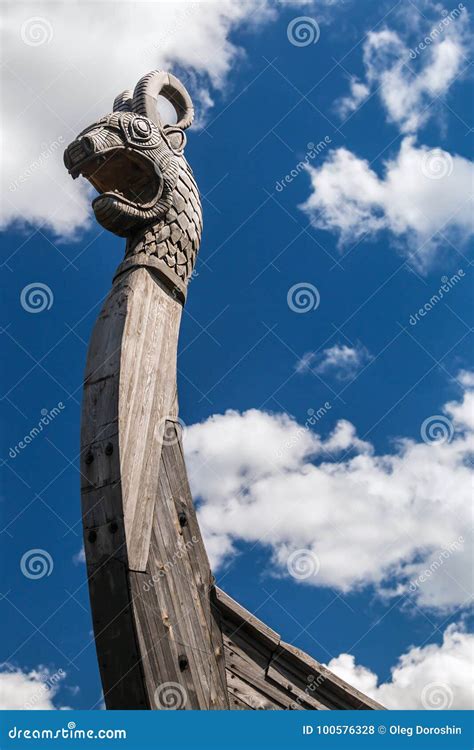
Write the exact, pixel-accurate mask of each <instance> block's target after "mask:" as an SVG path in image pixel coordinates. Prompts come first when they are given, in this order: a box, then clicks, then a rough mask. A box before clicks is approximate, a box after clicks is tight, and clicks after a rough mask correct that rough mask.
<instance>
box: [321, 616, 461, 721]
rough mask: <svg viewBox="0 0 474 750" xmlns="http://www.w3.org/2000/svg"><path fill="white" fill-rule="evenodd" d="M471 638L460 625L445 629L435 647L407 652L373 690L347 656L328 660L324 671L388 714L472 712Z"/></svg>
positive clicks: (372, 679) (371, 677)
mask: <svg viewBox="0 0 474 750" xmlns="http://www.w3.org/2000/svg"><path fill="white" fill-rule="evenodd" d="M473 651H474V635H473V634H471V633H466V632H464V630H463V628H462V627H461V626H459V625H456V624H452V625H450V626H449V627H447V628H446V630H445V631H444V635H443V642H442V643H441V644H440V645H437V644H430V645H428V646H424V647H421V648H417V647H414V646H412V647H411V648H410V649H409V650H408V651H407V652H406V653H405V654H402V656H401V657H400V658H399V660H398V664H397V665H396V666H395V667H394V668H393V669H392V675H391V680H390V681H389V682H383V683H381V684H378V678H377V675H376V674H375V673H374V672H372V671H371V670H370V669H367V668H366V667H363V666H361V665H357V664H356V663H355V659H354V657H353V656H352V655H350V654H340V656H338V657H337V658H335V659H332V660H331V661H330V662H329V664H328V665H327V666H328V668H329V669H330V670H331V671H332V672H334V673H335V674H337V675H338V676H339V677H341V678H342V679H343V680H347V682H349V684H350V685H352V686H353V687H355V688H358V689H359V690H361V691H362V692H363V693H365V694H366V695H369V696H370V697H372V698H374V699H375V700H377V701H379V702H380V703H381V704H382V705H383V706H385V707H386V708H389V709H392V710H403V709H405V710H406V709H442V708H446V709H448V708H452V709H458V710H472V709H473V708H474V692H473V691H474V683H473V680H472V654H473Z"/></svg>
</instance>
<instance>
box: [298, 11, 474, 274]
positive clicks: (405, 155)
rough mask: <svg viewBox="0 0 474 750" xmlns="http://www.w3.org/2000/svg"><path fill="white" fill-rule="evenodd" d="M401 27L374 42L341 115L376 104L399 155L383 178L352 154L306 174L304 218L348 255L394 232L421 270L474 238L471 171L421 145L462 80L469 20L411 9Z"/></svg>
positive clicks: (333, 156) (367, 45)
mask: <svg viewBox="0 0 474 750" xmlns="http://www.w3.org/2000/svg"><path fill="white" fill-rule="evenodd" d="M395 17H396V18H398V29H397V30H394V29H392V28H388V27H384V28H380V29H378V30H377V31H369V32H368V34H367V36H366V38H365V41H364V44H363V65H364V73H365V75H364V77H363V78H358V77H356V76H351V77H350V80H349V87H350V91H349V93H348V94H347V95H346V96H344V97H342V98H341V99H340V100H339V101H338V102H336V109H337V110H339V113H340V115H341V116H342V117H344V118H347V117H348V116H351V115H352V114H353V113H354V112H355V111H356V110H357V109H358V108H359V107H361V105H363V103H364V102H365V100H366V99H367V98H368V97H369V96H376V97H378V99H379V101H380V103H381V104H382V107H383V109H384V111H385V114H386V118H387V121H388V122H390V123H391V124H393V125H395V126H396V127H397V129H398V130H399V131H400V132H401V133H403V134H404V135H405V138H404V140H403V141H402V144H401V147H400V150H399V152H398V154H397V155H396V156H395V157H393V158H392V159H390V160H389V161H387V162H386V163H385V165H384V167H383V169H382V170H381V172H382V174H377V172H376V171H374V169H372V167H371V165H370V164H369V163H368V162H367V161H366V160H365V159H363V158H360V157H359V156H357V155H355V154H354V153H352V152H351V151H350V150H348V149H347V148H339V149H337V150H335V151H333V152H331V153H330V154H329V155H328V158H327V159H326V161H325V163H324V164H323V165H322V166H321V168H319V169H316V168H313V167H308V172H309V175H310V178H311V187H312V190H311V194H310V196H309V198H308V200H307V201H306V202H305V203H304V205H303V206H302V208H303V209H304V210H305V211H306V213H307V214H308V216H309V217H310V219H311V220H312V222H313V224H314V226H315V227H317V228H319V229H325V230H328V231H334V232H336V233H337V234H338V235H339V238H340V245H341V246H344V245H346V244H348V243H351V244H352V243H357V242H358V241H360V240H361V239H362V238H368V239H370V238H371V237H373V236H374V235H375V234H377V233H378V232H379V231H381V230H388V231H389V232H390V233H391V234H392V237H394V238H395V241H396V242H397V243H398V245H399V246H400V247H403V249H404V251H406V252H408V253H409V254H410V257H411V261H412V263H413V265H415V266H418V268H419V270H424V269H425V268H426V267H427V265H428V264H429V263H430V262H431V260H432V259H433V257H434V255H435V251H436V250H437V249H438V248H439V246H440V245H443V244H444V245H448V246H449V244H448V242H452V243H453V244H456V243H458V242H459V243H461V244H463V243H464V242H465V241H466V240H467V239H468V238H469V237H470V236H471V234H472V229H473V224H472V207H471V202H470V196H471V194H472V181H473V165H472V162H471V161H469V160H467V159H465V158H463V157H462V156H459V155H456V154H451V153H449V152H447V151H445V150H443V149H441V148H434V149H433V148H428V147H426V146H423V145H419V146H418V145H417V143H416V140H415V134H417V132H418V131H419V130H420V129H421V128H422V127H423V126H424V125H425V124H426V122H427V121H428V119H429V118H430V117H431V116H432V115H433V114H434V113H436V112H439V111H440V106H441V102H443V101H444V100H445V99H446V97H447V94H448V92H449V90H450V88H451V86H452V85H453V84H454V82H455V81H456V80H458V79H461V78H462V77H463V75H464V71H465V69H466V66H467V65H468V53H469V41H468V40H469V32H468V28H469V27H468V23H469V16H468V12H467V10H466V8H465V7H464V6H463V4H462V3H460V4H459V5H458V6H455V7H454V8H453V9H452V11H450V12H449V13H448V12H444V11H443V12H442V8H441V7H440V5H439V4H438V3H435V2H431V0H426V1H425V2H423V3H422V4H421V7H420V12H418V11H417V9H416V8H414V6H413V7H412V6H411V5H410V8H409V9H408V10H407V9H406V8H403V7H402V9H401V10H399V11H398V12H397V13H396V14H395ZM443 235H444V236H443ZM447 241H448V242H447Z"/></svg>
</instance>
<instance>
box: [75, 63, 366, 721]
mask: <svg viewBox="0 0 474 750" xmlns="http://www.w3.org/2000/svg"><path fill="white" fill-rule="evenodd" d="M159 97H164V98H165V99H167V100H168V102H170V103H171V104H172V105H173V107H174V109H175V111H176V120H177V121H176V123H168V122H165V121H164V118H163V116H161V115H160V114H159V109H158V102H159ZM192 120H193V104H192V101H191V98H190V96H189V94H188V92H187V91H186V89H185V87H184V86H183V84H182V83H180V81H178V79H177V78H176V77H175V76H173V75H171V74H170V73H165V72H163V71H153V72H152V73H149V74H148V75H146V76H144V77H143V78H141V79H140V81H139V82H138V83H137V85H136V86H135V89H134V91H133V93H132V92H131V91H124V92H123V93H122V94H120V95H119V96H117V98H116V99H115V102H114V106H113V112H112V113H111V114H109V115H107V116H105V117H103V118H101V119H100V120H98V121H97V122H95V123H94V124H93V125H91V126H90V127H88V128H86V130H84V131H83V132H82V133H80V134H79V136H78V137H77V139H76V140H74V141H73V142H72V143H71V144H70V145H69V146H68V148H67V149H66V151H65V154H64V162H65V165H66V167H67V169H68V170H69V172H70V174H71V175H72V177H74V178H76V177H78V176H79V175H82V176H84V177H86V178H87V179H88V180H89V182H90V183H91V184H92V185H93V186H94V187H95V188H96V189H97V190H98V192H99V195H98V197H96V198H95V200H94V201H93V203H92V206H93V209H94V213H95V216H96V219H97V221H98V222H99V223H100V224H101V225H102V226H103V227H105V229H108V230H110V231H111V232H113V233H114V234H117V235H119V236H121V237H125V238H126V251H125V258H124V260H123V261H122V263H121V264H120V265H119V267H118V269H117V271H116V274H115V277H114V280H113V286H112V289H111V291H110V293H109V295H108V297H107V299H106V301H105V303H104V306H103V308H102V311H101V313H100V316H99V318H98V320H97V322H96V324H95V328H94V331H93V334H92V338H91V341H90V346H89V352H88V357H87V365H86V371H85V379H84V396H83V407H82V428H81V481H82V489H81V496H82V511H83V526H84V540H85V550H86V560H87V573H88V579H89V591H90V599H91V608H92V617H93V623H94V632H95V642H96V647H97V655H98V661H99V668H100V673H101V678H102V684H103V688H104V697H105V703H106V706H107V708H109V709H185V710H188V709H228V708H232V709H292V708H294V709H327V708H352V709H354V708H362V709H367V708H380V706H379V705H378V704H376V703H375V702H374V701H372V700H371V699H369V698H367V697H365V696H363V695H362V694H361V693H359V691H357V690H355V689H354V688H352V687H350V686H349V685H347V684H346V683H344V682H343V681H342V680H340V679H339V678H337V677H335V676H334V675H332V674H331V673H330V672H329V671H328V670H326V669H325V668H324V667H322V665H320V664H319V663H318V662H316V661H314V660H313V659H311V657H309V656H307V655H306V654H303V653H302V652H300V651H298V650H297V649H295V648H294V647H293V646H290V645H288V644H285V643H283V642H282V641H281V639H280V636H279V635H278V634H277V633H275V632H274V631H273V630H271V629H270V628H268V627H267V626H266V625H265V624H264V623H262V622H260V621H259V620H258V619H257V618H255V617H254V616H253V615H251V614H250V613H248V612H246V610H244V609H243V608H242V607H240V605H238V604H237V603H236V602H234V601H233V600H232V599H230V597H228V596H227V595H226V594H224V593H223V592H222V591H219V590H218V589H216V588H215V586H214V580H213V577H212V573H211V570H210V567H209V562H208V559H207V555H206V551H205V548H204V544H203V541H202V537H201V533H200V529H199V525H198V522H197V519H196V514H195V510H194V506H193V501H192V497H191V493H190V490H189V485H188V480H187V476H186V468H185V463H184V457H183V447H182V440H181V431H182V430H181V422H180V420H179V418H178V402H177V391H176V360H177V344H178V335H179V327H180V321H181V312H182V306H183V304H184V302H185V299H186V287H187V283H188V281H189V278H190V276H191V274H192V272H193V269H194V265H195V262H196V255H197V253H198V250H199V244H200V239H201V231H202V211H201V203H200V199H199V192H198V189H197V186H196V182H195V180H194V177H193V173H192V171H191V169H190V167H189V165H188V163H187V161H186V159H185V157H184V149H185V145H186V136H185V132H184V131H185V130H186V129H187V128H188V127H189V126H190V125H191V123H192ZM310 677H311V680H310V679H309V678H310ZM314 680H316V682H314ZM310 682H311V684H309V683H310Z"/></svg>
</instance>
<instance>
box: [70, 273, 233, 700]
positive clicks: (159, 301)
mask: <svg viewBox="0 0 474 750" xmlns="http://www.w3.org/2000/svg"><path fill="white" fill-rule="evenodd" d="M181 310H182V307H181V304H180V303H179V302H178V301H177V300H176V299H174V298H173V296H172V295H171V294H170V293H169V292H168V291H167V290H166V288H165V287H164V286H163V285H162V284H161V283H160V281H159V280H158V279H157V278H156V277H155V276H153V274H152V273H151V272H150V271H149V270H147V269H145V268H136V269H133V270H132V271H130V272H128V273H127V274H124V275H123V276H121V277H119V278H118V279H117V280H116V283H115V284H114V287H113V289H112V291H111V293H110V295H109V297H108V298H107V300H106V302H105V304H104V307H103V310H102V312H101V315H100V317H99V319H98V321H97V323H96V326H95V329H94V332H93V335H92V339H91V343H90V348H89V355H88V362H87V368H86V376H85V385H84V401H83V419H82V437H81V456H82V461H81V473H82V477H83V483H82V507H83V522H84V538H85V550H86V560H87V566H88V575H89V582H90V597H91V607H92V613H93V622H94V631H95V637H96V644H97V654H98V659H99V667H100V672H101V677H102V683H103V687H104V696H105V703H106V706H107V708H115V709H119V708H122V709H139V708H142V709H143V708H148V709H161V708H171V707H180V708H184V709H218V708H228V697H227V688H226V681H225V667H224V654H223V644H222V635H221V629H220V624H219V621H218V611H217V609H216V607H215V605H214V603H213V600H214V598H215V591H214V586H213V582H212V576H211V571H210V568H209V562H208V559H207V555H206V552H205V549H204V545H203V542H202V538H201V535H200V531H199V527H198V524H197V520H196V516H195V512H194V507H193V503H192V499H191V494H190V491H189V486H188V482H187V477H186V472H185V468H184V459H183V454H182V445H181V440H180V435H179V430H180V425H179V422H178V421H177V399H176V347H177V340H178V333H179V324H180V318H181ZM173 703H177V704H179V705H176V706H173ZM168 704H170V705H168Z"/></svg>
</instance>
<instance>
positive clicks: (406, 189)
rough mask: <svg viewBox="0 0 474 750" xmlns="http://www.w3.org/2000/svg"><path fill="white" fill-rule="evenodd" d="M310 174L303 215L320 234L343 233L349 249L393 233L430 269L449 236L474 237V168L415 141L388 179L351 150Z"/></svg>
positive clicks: (405, 146) (394, 162) (388, 168)
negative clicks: (473, 196)
mask: <svg viewBox="0 0 474 750" xmlns="http://www.w3.org/2000/svg"><path fill="white" fill-rule="evenodd" d="M307 170H308V173H309V175H310V178H311V187H312V191H311V194H310V196H309V198H308V199H307V201H306V202H305V203H304V204H303V206H302V209H303V210H304V211H305V212H306V214H307V215H308V216H309V218H310V219H311V221H312V223H313V224H314V226H316V227H317V228H319V229H326V230H329V231H335V232H337V233H338V234H339V237H340V244H341V245H347V244H348V243H352V242H357V241H358V240H360V239H361V238H362V237H368V238H370V237H371V236H374V235H376V234H377V233H378V232H380V231H381V230H388V231H390V232H391V233H392V234H393V235H394V236H395V237H396V238H398V239H400V240H402V239H403V240H404V243H405V245H406V246H407V247H408V249H409V250H410V252H411V258H412V261H413V262H414V263H415V264H416V265H418V266H419V267H420V268H423V267H424V266H426V264H428V263H429V261H430V260H431V259H432V256H433V253H434V252H435V251H436V249H437V248H438V247H439V245H440V244H441V243H442V242H444V239H443V236H444V237H448V238H449V237H450V238H451V239H452V240H454V241H460V242H462V241H465V240H466V239H467V238H468V237H469V236H470V235H471V234H472V231H473V218H472V204H471V198H470V196H471V191H472V181H473V178H474V168H473V162H472V161H469V160H468V159H465V158H464V157H462V156H458V155H456V154H454V155H451V154H450V153H448V152H447V151H444V150H443V149H429V148H427V147H426V146H417V145H416V142H415V140H414V137H412V136H407V137H406V138H404V140H403V141H402V144H401V147H400V150H399V152H398V154H397V155H396V156H395V157H394V158H393V159H390V160H388V161H387V162H386V163H385V165H384V173H383V175H382V176H379V175H378V174H377V173H376V172H375V171H374V170H373V169H372V168H371V167H370V165H369V164H368V162H367V161H366V160H364V159H360V158H359V157H358V156H356V155H355V154H353V153H351V152H350V151H348V150H347V149H346V148H339V149H336V150H335V151H333V152H332V153H331V154H330V155H329V157H328V158H327V159H326V161H325V163H324V164H323V165H322V166H321V167H320V168H315V167H311V166H308V167H307Z"/></svg>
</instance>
